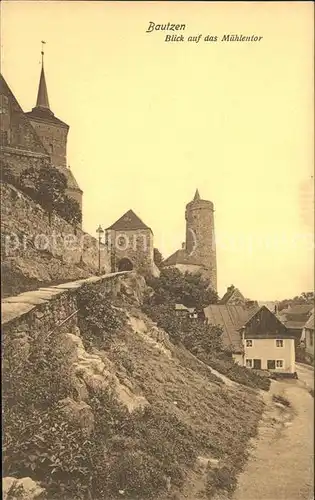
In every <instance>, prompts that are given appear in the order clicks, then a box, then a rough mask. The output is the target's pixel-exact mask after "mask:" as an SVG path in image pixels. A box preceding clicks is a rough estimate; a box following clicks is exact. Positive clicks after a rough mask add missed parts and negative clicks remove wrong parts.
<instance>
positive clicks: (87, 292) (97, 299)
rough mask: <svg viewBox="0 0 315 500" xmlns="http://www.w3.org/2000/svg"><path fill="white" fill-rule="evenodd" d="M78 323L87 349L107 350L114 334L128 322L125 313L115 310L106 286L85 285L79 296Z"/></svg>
mask: <svg viewBox="0 0 315 500" xmlns="http://www.w3.org/2000/svg"><path fill="white" fill-rule="evenodd" d="M77 304H78V309H79V313H78V323H79V327H80V330H81V333H82V338H83V341H84V343H85V345H86V347H92V346H94V347H98V348H105V347H106V345H107V344H108V341H109V340H110V338H111V336H112V334H113V333H114V332H116V331H117V329H118V328H120V327H121V326H122V325H123V324H124V323H125V321H126V319H125V317H124V313H123V312H122V311H121V310H119V309H117V308H115V307H114V306H113V305H112V303H111V301H110V299H109V296H108V294H107V293H106V292H105V291H104V286H103V285H102V284H100V285H95V284H94V285H93V287H91V286H89V284H87V283H85V284H84V285H83V286H82V287H81V288H80V290H79V291H78V294H77Z"/></svg>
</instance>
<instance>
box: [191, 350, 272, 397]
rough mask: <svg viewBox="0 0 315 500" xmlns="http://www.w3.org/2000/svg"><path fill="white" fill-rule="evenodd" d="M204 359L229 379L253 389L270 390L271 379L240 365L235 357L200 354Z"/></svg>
mask: <svg viewBox="0 0 315 500" xmlns="http://www.w3.org/2000/svg"><path fill="white" fill-rule="evenodd" d="M199 357H200V359H201V360H202V361H204V362H205V363H207V364H209V365H210V366H211V367H212V368H214V369H215V370H218V371H219V372H220V373H222V374H224V375H226V376H227V377H228V378H229V379H231V380H233V381H234V382H238V383H239V384H242V385H245V386H247V387H252V388H253V389H262V390H264V391H269V388H270V379H269V378H268V377H265V376H263V375H260V374H258V373H256V372H254V371H253V370H249V369H248V368H245V366H240V365H238V364H237V363H235V362H234V360H233V359H230V358H228V357H226V358H223V359H218V358H215V357H213V356H211V357H208V356H202V355H201V356H199Z"/></svg>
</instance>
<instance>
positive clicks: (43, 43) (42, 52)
mask: <svg viewBox="0 0 315 500" xmlns="http://www.w3.org/2000/svg"><path fill="white" fill-rule="evenodd" d="M45 44H46V42H44V41H43V40H42V51H41V54H42V64H44V45H45Z"/></svg>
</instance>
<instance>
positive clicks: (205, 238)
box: [164, 189, 217, 290]
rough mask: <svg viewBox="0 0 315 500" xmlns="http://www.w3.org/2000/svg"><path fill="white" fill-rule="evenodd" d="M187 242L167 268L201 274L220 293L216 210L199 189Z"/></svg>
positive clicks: (192, 205) (187, 214)
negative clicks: (218, 286) (218, 284)
mask: <svg viewBox="0 0 315 500" xmlns="http://www.w3.org/2000/svg"><path fill="white" fill-rule="evenodd" d="M185 218H186V242H185V244H184V248H182V249H181V250H177V252H175V253H174V254H173V255H171V256H170V257H168V259H166V260H165V261H164V265H165V266H175V267H177V268H178V269H179V270H181V271H183V272H185V271H188V272H191V273H195V272H201V273H202V274H203V275H204V276H205V277H206V278H208V279H209V280H210V283H211V287H212V288H213V289H214V290H217V258H216V246H215V232H214V207H213V203H212V201H208V200H202V199H201V197H200V193H199V191H198V189H197V190H196V192H195V196H194V198H193V200H192V201H190V202H189V203H188V204H187V205H186V212H185Z"/></svg>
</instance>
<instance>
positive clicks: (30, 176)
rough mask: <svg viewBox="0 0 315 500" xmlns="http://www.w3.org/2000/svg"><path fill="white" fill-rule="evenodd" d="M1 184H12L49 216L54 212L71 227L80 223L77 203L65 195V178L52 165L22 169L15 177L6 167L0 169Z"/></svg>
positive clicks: (80, 214)
mask: <svg viewBox="0 0 315 500" xmlns="http://www.w3.org/2000/svg"><path fill="white" fill-rule="evenodd" d="M1 174H2V178H1V180H2V182H7V183H8V184H12V185H13V186H15V187H16V188H17V189H19V190H20V191H22V192H23V193H24V194H26V195H27V196H29V197H30V198H32V199H33V200H34V201H35V202H36V203H38V204H39V205H41V207H42V208H43V209H44V210H46V211H47V212H48V213H49V214H52V213H53V212H55V213H56V214H58V215H59V216H60V217H61V218H63V219H64V220H66V221H67V222H69V224H72V225H78V224H80V223H81V222H82V212H81V209H80V206H79V203H78V202H77V201H76V200H74V199H72V198H70V197H69V196H68V195H67V194H66V190H67V178H66V176H65V174H63V173H62V172H61V171H60V170H58V169H57V168H56V167H54V166H53V165H48V166H42V167H39V168H34V167H30V168H27V169H24V170H23V171H22V172H21V175H20V176H19V177H17V176H15V175H14V174H13V173H12V171H11V169H10V168H9V166H8V165H4V167H3V169H2V172H1Z"/></svg>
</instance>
